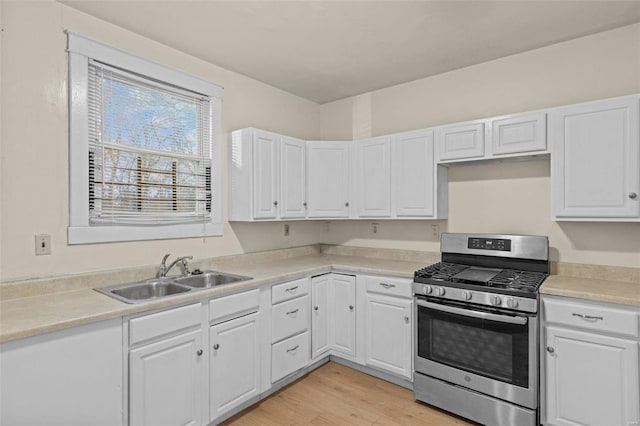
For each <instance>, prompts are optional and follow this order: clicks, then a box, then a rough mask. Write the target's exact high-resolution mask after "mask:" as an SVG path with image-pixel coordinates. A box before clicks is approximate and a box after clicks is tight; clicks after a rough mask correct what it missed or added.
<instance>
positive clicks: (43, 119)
mask: <svg viewBox="0 0 640 426" xmlns="http://www.w3.org/2000/svg"><path fill="white" fill-rule="evenodd" d="M0 18H1V22H2V28H3V32H2V42H1V43H2V45H1V59H0V61H1V65H2V72H1V73H0V75H1V80H0V84H1V86H0V88H1V91H0V92H1V95H0V96H1V106H0V111H1V117H0V123H1V151H0V154H1V159H0V161H1V163H0V182H1V184H2V185H1V186H0V218H1V219H2V220H1V221H0V282H5V281H12V280H17V279H26V278H36V277H44V276H52V275H63V274H72V273H80V272H89V271H97V270H108V269H114V268H126V267H131V266H142V265H152V264H157V263H159V261H160V260H161V258H162V255H163V254H164V253H172V255H173V256H177V255H193V256H194V257H195V258H204V257H212V256H221V255H230V254H237V253H243V252H252V251H259V250H269V249H276V248H283V247H293V246H300V245H307V244H314V243H317V242H318V241H319V239H320V238H319V232H320V229H321V228H320V226H321V224H319V223H317V222H295V223H292V224H291V235H290V236H289V237H284V232H283V225H282V224H279V223H258V224H229V222H227V221H225V227H224V236H223V237H215V238H189V239H175V240H164V241H141V242H128V243H112V244H90V245H81V246H68V245H67V226H68V189H67V188H68V160H67V158H68V132H67V125H68V124H67V55H66V52H65V48H66V35H65V33H64V31H65V30H67V29H68V30H73V31H75V32H78V33H81V34H84V35H87V36H89V37H92V38H95V39H97V40H100V41H103V42H105V43H108V44H111V45H113V46H116V47H119V48H121V49H124V50H127V51H130V52H133V53H136V54H139V55H141V56H144V57H146V58H149V59H152V60H155V61H158V62H161V63H164V64H167V65H171V66H174V67H177V68H180V69H183V70H185V71H188V72H190V73H192V74H195V75H198V76H200V77H203V78H205V79H209V80H212V81H214V82H216V83H218V84H221V85H223V86H224V88H225V90H224V98H223V110H222V114H223V123H222V127H223V129H222V132H223V138H224V141H225V143H224V144H223V149H222V153H223V158H226V138H227V133H228V132H229V131H231V130H234V129H238V128H242V127H247V126H255V127H259V128H262V129H265V130H271V131H274V132H278V133H283V134H286V135H291V136H295V137H299V138H303V139H318V137H319V106H318V105H317V104H316V103H314V102H310V101H307V100H304V99H302V98H299V97H297V96H294V95H291V94H288V93H286V92H284V91H281V90H279V89H276V88H274V87H271V86H268V85H266V84H263V83H260V82H258V81H256V80H252V79H250V78H247V77H244V76H242V75H239V74H236V73H233V72H230V71H228V70H225V69H223V68H220V67H217V66H214V65H212V64H210V63H207V62H204V61H201V60H199V59H197V58H194V57H192V56H189V55H187V54H184V53H182V52H180V51H177V50H175V49H172V48H169V47H167V46H164V45H162V44H159V43H156V42H154V41H152V40H149V39H146V38H144V37H141V36H139V35H136V34H134V33H132V32H129V31H126V30H123V29H122V28H119V27H116V26H113V25H111V24H108V23H106V22H104V21H101V20H98V19H95V18H93V17H91V16H89V15H86V14H84V13H81V12H78V11H76V10H74V9H72V8H70V7H68V6H65V5H62V4H60V3H57V2H54V1H37V2H32V1H25V2H4V1H2V2H0ZM212 25H215V22H212ZM173 30H174V31H179V28H178V29H175V28H174V29H173ZM223 164H224V167H223V174H224V176H226V161H223ZM226 198H227V194H226V188H225V193H224V199H225V200H226ZM225 203H226V201H225ZM36 234H50V235H51V243H52V244H51V245H52V254H51V255H50V256H37V257H36V256H35V249H34V246H35V242H34V235H36Z"/></svg>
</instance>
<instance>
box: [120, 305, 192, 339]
mask: <svg viewBox="0 0 640 426" xmlns="http://www.w3.org/2000/svg"><path fill="white" fill-rule="evenodd" d="M201 309H202V305H201V304H200V303H195V304H193V305H188V306H182V307H180V308H175V309H170V310H168V311H163V312H158V313H155V314H151V315H146V316H144V317H139V318H134V319H132V320H131V321H129V344H130V345H134V344H136V343H139V342H143V341H145V340H149V339H153V338H155V337H159V336H162V335H164V334H170V333H173V332H176V331H179V330H184V329H187V328H190V327H198V326H200V321H201V317H200V313H201V312H202V311H201Z"/></svg>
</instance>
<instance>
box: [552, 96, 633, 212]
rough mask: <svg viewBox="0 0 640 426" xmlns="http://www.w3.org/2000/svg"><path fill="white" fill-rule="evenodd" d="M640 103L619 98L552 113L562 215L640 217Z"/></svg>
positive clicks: (555, 183) (557, 208)
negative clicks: (639, 108) (639, 113)
mask: <svg viewBox="0 0 640 426" xmlns="http://www.w3.org/2000/svg"><path fill="white" fill-rule="evenodd" d="M638 104H639V101H638V98H631V99H628V98H627V99H614V100H606V101H600V102H594V103H589V104H585V105H576V106H573V107H567V108H562V109H558V110H555V111H553V112H551V113H550V114H549V124H550V133H549V136H550V138H551V149H552V152H551V185H552V191H553V203H554V205H553V211H554V215H555V216H556V217H558V218H565V217H576V218H581V217H582V218H585V217H588V218H613V217H620V218H624V217H640V188H639V187H640V171H639V170H640V139H639V132H638V126H639V125H640V124H639V121H640V119H639V117H638Z"/></svg>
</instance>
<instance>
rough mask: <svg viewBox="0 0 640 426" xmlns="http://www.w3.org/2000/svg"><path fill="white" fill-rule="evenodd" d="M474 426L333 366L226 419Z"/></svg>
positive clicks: (236, 423) (239, 424)
mask: <svg viewBox="0 0 640 426" xmlns="http://www.w3.org/2000/svg"><path fill="white" fill-rule="evenodd" d="M418 424H419V425H433V426H451V425H473V424H474V423H469V422H468V421H465V420H464V419H461V418H459V417H455V416H453V415H450V414H447V413H445V412H444V411H440V410H437V409H435V408H432V407H429V406H428V405H425V404H422V403H418V402H415V400H414V399H413V392H412V391H410V390H408V389H405V388H403V387H400V386H397V385H394V384H392V383H389V382H386V381H384V380H380V379H377V378H375V377H372V376H369V375H368V374H364V373H361V372H359V371H356V370H353V369H351V368H348V367H344V366H342V365H339V364H336V363H333V362H329V363H327V364H325V365H323V366H322V367H320V368H318V369H316V370H314V371H312V372H311V373H309V374H308V375H306V376H305V377H303V378H301V379H300V380H298V381H296V382H294V383H292V384H291V385H289V386H287V387H285V388H284V389H282V390H280V391H278V392H276V393H275V394H273V395H271V396H270V397H269V398H266V399H265V400H263V401H261V402H260V403H258V404H256V405H254V406H252V407H251V408H248V409H247V410H245V411H243V412H241V413H239V414H237V415H236V416H235V417H232V418H231V419H229V420H227V421H226V422H225V423H223V425H225V426H231V425H233V426H243V425H266V426H269V425H274V426H275V425H418Z"/></svg>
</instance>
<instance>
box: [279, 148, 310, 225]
mask: <svg viewBox="0 0 640 426" xmlns="http://www.w3.org/2000/svg"><path fill="white" fill-rule="evenodd" d="M305 166H306V143H305V141H303V140H300V139H294V138H290V137H287V136H282V142H281V144H280V170H281V173H280V198H281V201H280V217H281V218H283V219H290V218H304V217H305V216H306V215H307V209H306V205H307V199H306V185H305V183H306V167H305Z"/></svg>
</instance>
